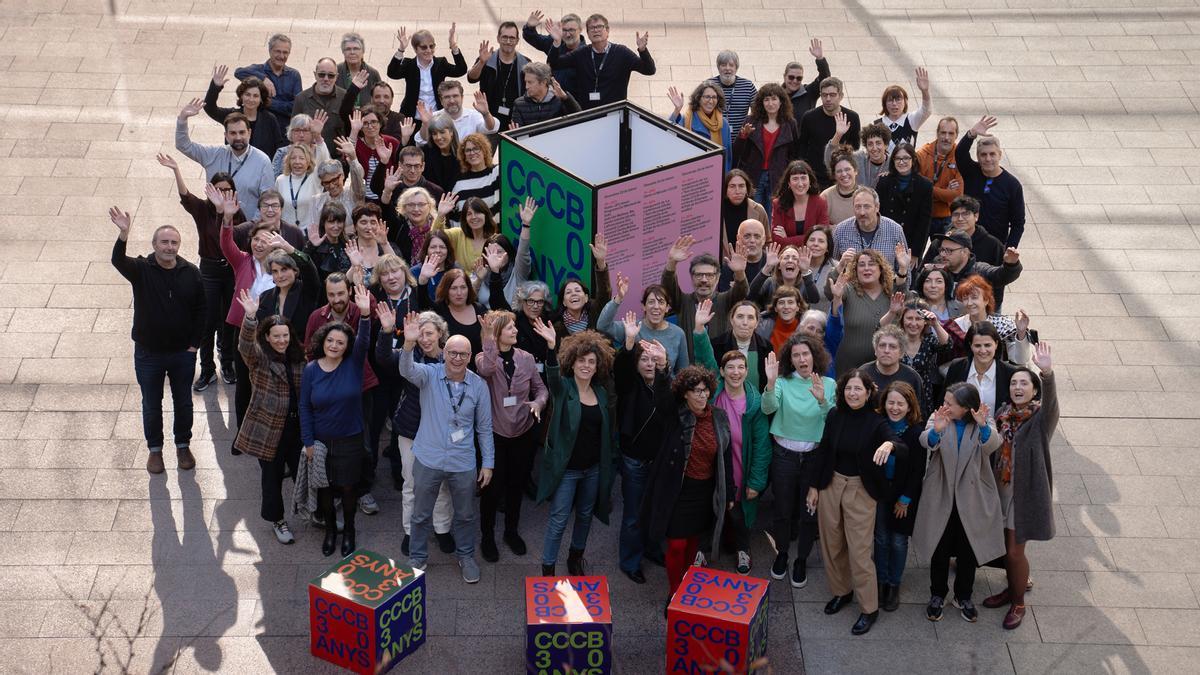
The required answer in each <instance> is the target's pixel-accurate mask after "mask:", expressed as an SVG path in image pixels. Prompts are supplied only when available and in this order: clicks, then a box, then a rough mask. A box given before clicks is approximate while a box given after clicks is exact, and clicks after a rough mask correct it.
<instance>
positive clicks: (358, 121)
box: [350, 110, 363, 138]
mask: <svg viewBox="0 0 1200 675" xmlns="http://www.w3.org/2000/svg"><path fill="white" fill-rule="evenodd" d="M362 128H363V123H362V111H361V110H355V111H354V112H352V113H350V137H351V138H356V137H357V136H358V135H359V134H360V133H362Z"/></svg>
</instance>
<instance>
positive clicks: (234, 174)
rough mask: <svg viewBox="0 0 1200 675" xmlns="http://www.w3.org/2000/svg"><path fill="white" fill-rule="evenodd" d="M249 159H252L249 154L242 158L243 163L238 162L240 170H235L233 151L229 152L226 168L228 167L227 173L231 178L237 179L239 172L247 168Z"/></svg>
mask: <svg viewBox="0 0 1200 675" xmlns="http://www.w3.org/2000/svg"><path fill="white" fill-rule="evenodd" d="M249 157H250V153H249V152H247V153H246V156H245V157H243V158H242V161H240V162H238V168H236V169H234V168H233V151H232V150H230V151H229V161H228V162H227V163H226V167H228V170H227V171H226V173H228V174H229V177H230V178H237V175H238V171H241V170H242V167H243V166H246V159H247V158H249Z"/></svg>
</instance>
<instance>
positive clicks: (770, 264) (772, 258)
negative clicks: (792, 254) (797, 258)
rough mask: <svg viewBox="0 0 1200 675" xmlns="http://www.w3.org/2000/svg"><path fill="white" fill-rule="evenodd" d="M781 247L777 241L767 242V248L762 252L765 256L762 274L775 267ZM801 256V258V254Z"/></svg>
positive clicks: (769, 272) (772, 270)
mask: <svg viewBox="0 0 1200 675" xmlns="http://www.w3.org/2000/svg"><path fill="white" fill-rule="evenodd" d="M782 249H783V246H780V244H779V242H777V241H773V242H771V243H769V244H767V248H766V249H765V250H764V253H763V254H764V255H765V256H766V260H765V261H764V262H763V273H764V274H771V273H772V272H774V271H775V268H776V267H778V266H779V251H780V250H782ZM801 257H802V258H803V256H801Z"/></svg>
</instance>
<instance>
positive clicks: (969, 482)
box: [912, 382, 1004, 623]
mask: <svg viewBox="0 0 1200 675" xmlns="http://www.w3.org/2000/svg"><path fill="white" fill-rule="evenodd" d="M921 444H922V445H924V446H925V447H926V448H928V449H929V464H928V468H927V469H926V472H925V481H924V484H923V487H922V488H921V508H920V509H918V510H917V522H916V526H915V528H914V529H913V537H912V543H913V545H914V546H915V547H916V552H917V559H918V560H921V561H929V563H930V564H929V591H930V595H931V597H930V599H929V606H928V607H927V608H926V609H925V616H926V617H927V618H928V619H929V620H930V621H941V619H942V606H943V604H944V603H945V599H946V594H947V592H948V591H949V590H950V589H949V587H948V585H947V579H948V577H949V574H950V558H951V557H956V558H957V559H958V564H957V567H956V571H955V575H954V604H955V606H957V607H959V609H960V610H961V612H962V617H963V619H965V620H966V621H970V622H972V623H974V622H975V621H976V620H977V619H978V618H979V612H978V611H977V610H976V609H975V605H974V604H973V603H972V602H971V591H972V588H973V587H974V585H975V568H976V567H978V566H979V561H985V562H986V561H989V560H994V559H995V558H998V557H1000V556H1002V555H1004V521H1003V515H1002V513H1001V509H1000V497H999V494H998V493H997V491H996V476H995V474H994V473H993V472H992V467H991V463H990V462H989V461H988V457H989V456H990V455H991V454H992V453H993V452H995V451H996V449H997V448H999V447H1000V435H999V434H998V433H996V429H995V428H994V427H993V426H992V425H991V423H989V422H988V407H987V405H985V404H983V403H981V402H980V400H979V390H978V389H976V388H975V386H974V385H972V384H968V383H966V382H959V383H956V384H952V385H950V386H949V387H948V388H947V389H946V399H945V404H944V405H942V407H941V408H939V409H938V410H937V411H936V412H934V414H933V416H932V417H930V419H929V425H928V426H927V427H926V429H925V431H924V432H923V433H922V434H921Z"/></svg>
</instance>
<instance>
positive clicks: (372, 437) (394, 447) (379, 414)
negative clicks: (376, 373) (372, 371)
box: [363, 381, 403, 489]
mask: <svg viewBox="0 0 1200 675" xmlns="http://www.w3.org/2000/svg"><path fill="white" fill-rule="evenodd" d="M402 387H403V385H401V384H399V383H396V384H389V383H387V382H384V381H380V383H379V386H377V387H375V388H374V389H371V390H370V391H369V392H367V394H368V395H369V397H370V400H369V401H368V400H366V399H365V397H364V400H363V410H364V411H369V414H368V417H369V419H368V423H367V424H366V425H365V426H364V427H363V428H364V429H367V430H368V433H367V479H368V481H369V483H368V485H367V488H368V489H370V484H371V483H374V481H375V469H376V467H378V466H379V440H380V439H381V438H382V437H383V429H384V427H385V426H387V424H388V420H390V419H392V413H393V412H395V411H396V406H397V405H398V404H399V403H400V393H401V391H402ZM383 456H384V457H387V458H388V460H389V461H390V462H391V463H392V479H393V480H394V481H395V482H396V483H397V484H398V483H399V482H400V480H401V479H402V476H403V471H402V470H401V465H400V440H399V436H398V434H397V433H396V430H395V429H392V430H391V433H390V434H389V436H388V445H387V448H385V449H384V451H383Z"/></svg>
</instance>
